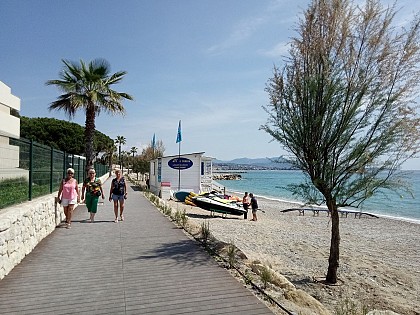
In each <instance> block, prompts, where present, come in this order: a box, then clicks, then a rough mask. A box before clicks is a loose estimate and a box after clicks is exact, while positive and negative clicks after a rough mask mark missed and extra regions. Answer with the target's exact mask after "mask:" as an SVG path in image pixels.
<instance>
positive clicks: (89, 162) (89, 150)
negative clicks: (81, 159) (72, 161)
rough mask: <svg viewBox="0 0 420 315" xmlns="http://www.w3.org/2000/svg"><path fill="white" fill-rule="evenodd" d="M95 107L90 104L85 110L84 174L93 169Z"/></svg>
mask: <svg viewBox="0 0 420 315" xmlns="http://www.w3.org/2000/svg"><path fill="white" fill-rule="evenodd" d="M95 116H96V113H95V105H94V104H90V105H89V107H88V108H87V109H86V121H85V155H86V174H87V171H88V170H89V169H90V168H92V167H93V136H94V134H95Z"/></svg>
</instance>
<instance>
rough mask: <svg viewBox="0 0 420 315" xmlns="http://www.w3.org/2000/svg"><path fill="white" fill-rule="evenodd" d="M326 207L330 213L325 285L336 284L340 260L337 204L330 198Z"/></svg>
mask: <svg viewBox="0 0 420 315" xmlns="http://www.w3.org/2000/svg"><path fill="white" fill-rule="evenodd" d="M327 206H328V210H329V211H330V213H331V244H330V256H329V258H328V272H327V276H326V279H325V280H326V282H327V283H332V284H334V283H336V282H337V269H338V266H339V259H340V224H339V223H340V217H339V215H338V209H337V204H336V202H335V200H334V199H333V198H332V197H330V198H327Z"/></svg>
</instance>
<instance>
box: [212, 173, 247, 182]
mask: <svg viewBox="0 0 420 315" xmlns="http://www.w3.org/2000/svg"><path fill="white" fill-rule="evenodd" d="M213 179H214V180H239V179H242V176H241V174H235V173H232V174H213Z"/></svg>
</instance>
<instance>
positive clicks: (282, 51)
mask: <svg viewBox="0 0 420 315" xmlns="http://www.w3.org/2000/svg"><path fill="white" fill-rule="evenodd" d="M289 48H290V43H287V42H281V43H278V44H277V45H275V46H274V47H273V48H271V49H269V50H264V49H260V50H259V51H258V53H259V54H260V55H263V56H266V57H272V58H281V57H283V56H285V55H287V54H288V51H289Z"/></svg>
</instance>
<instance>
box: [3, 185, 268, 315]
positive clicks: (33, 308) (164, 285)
mask: <svg viewBox="0 0 420 315" xmlns="http://www.w3.org/2000/svg"><path fill="white" fill-rule="evenodd" d="M109 185H110V181H109V180H108V181H107V182H106V183H105V189H104V191H105V192H106V196H107V197H108V191H109ZM128 197H129V198H128V200H127V202H126V211H125V218H126V220H125V221H124V222H119V223H114V222H113V220H114V213H113V207H112V204H111V203H110V202H108V201H107V200H105V202H104V205H103V206H100V207H99V210H98V214H97V216H96V219H97V221H95V222H94V223H88V222H86V221H85V219H87V217H88V214H87V211H86V207H84V206H79V207H78V208H77V209H76V211H75V214H74V221H73V224H72V226H73V227H72V229H63V228H59V229H56V231H54V233H52V234H51V235H49V236H48V237H47V238H45V239H44V240H43V241H42V242H41V243H40V244H39V245H38V246H37V247H36V248H35V249H34V251H33V252H32V253H30V254H29V255H28V256H27V257H26V258H25V259H24V260H23V261H22V263H20V264H19V265H18V266H16V267H15V269H13V270H12V272H11V273H10V274H9V275H7V276H6V277H5V278H4V279H3V280H1V281H0V314H253V315H258V314H272V312H271V311H270V310H269V309H268V308H267V307H266V306H265V305H264V304H263V303H262V302H261V301H259V300H258V299H257V298H256V297H255V296H254V295H253V294H252V293H251V292H250V291H249V290H248V289H247V288H245V287H243V286H242V285H241V284H240V283H239V282H238V281H236V280H235V279H234V278H233V277H232V276H231V275H230V274H229V273H228V272H227V271H226V270H224V269H223V268H221V267H219V266H218V265H217V264H216V263H215V262H214V261H213V259H211V258H210V257H209V256H208V254H207V253H206V252H205V251H204V250H203V249H202V248H201V247H200V246H198V245H197V243H196V242H194V241H192V240H191V239H189V238H188V237H187V236H186V235H185V234H184V232H183V231H182V230H180V229H178V228H176V227H174V225H173V224H172V223H171V222H169V220H167V218H165V217H164V216H163V215H162V214H161V213H160V212H159V211H158V210H157V209H156V208H155V207H154V206H153V205H151V204H150V202H149V201H148V200H146V199H145V198H144V197H143V195H142V193H140V192H135V191H134V190H133V189H131V188H130V189H129V195H128Z"/></svg>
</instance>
